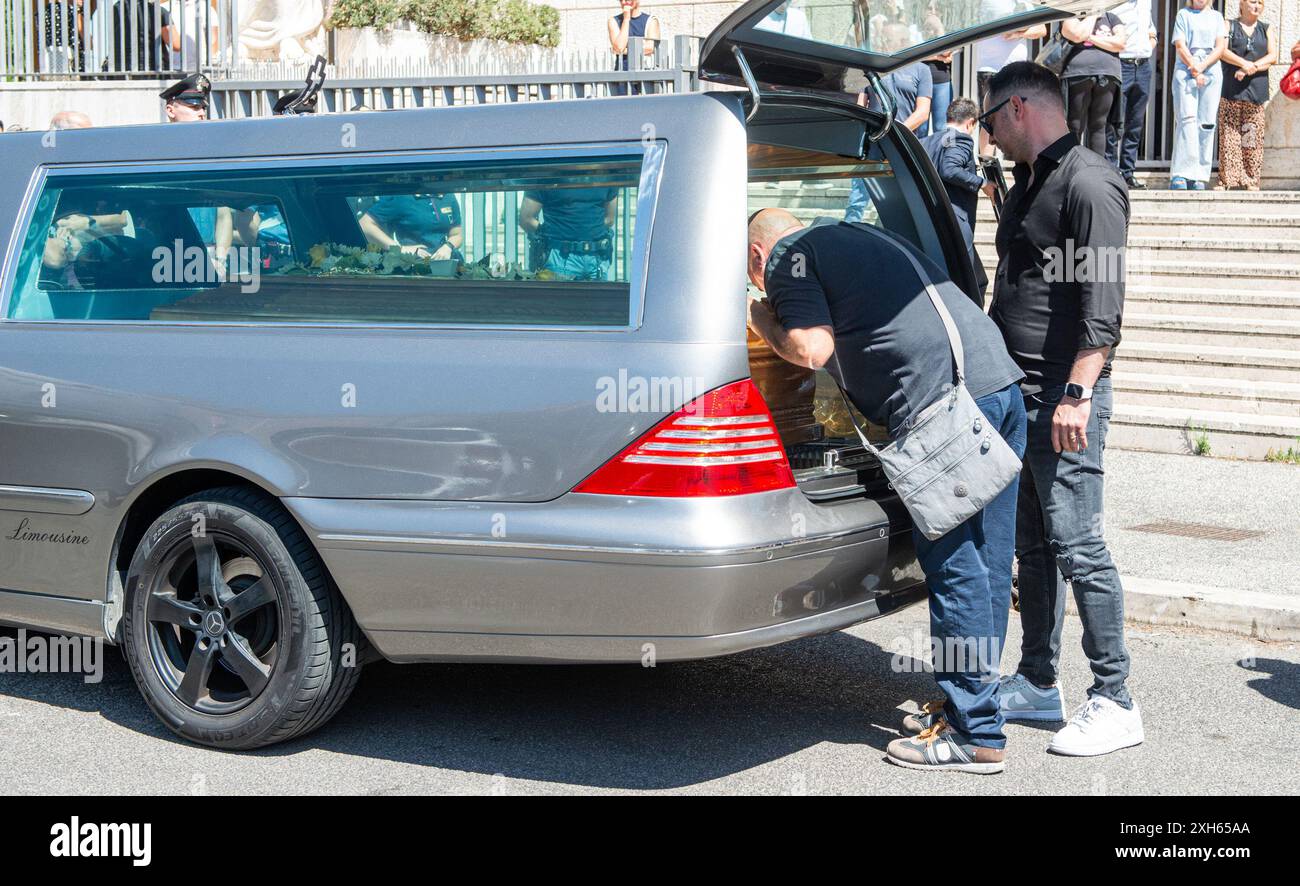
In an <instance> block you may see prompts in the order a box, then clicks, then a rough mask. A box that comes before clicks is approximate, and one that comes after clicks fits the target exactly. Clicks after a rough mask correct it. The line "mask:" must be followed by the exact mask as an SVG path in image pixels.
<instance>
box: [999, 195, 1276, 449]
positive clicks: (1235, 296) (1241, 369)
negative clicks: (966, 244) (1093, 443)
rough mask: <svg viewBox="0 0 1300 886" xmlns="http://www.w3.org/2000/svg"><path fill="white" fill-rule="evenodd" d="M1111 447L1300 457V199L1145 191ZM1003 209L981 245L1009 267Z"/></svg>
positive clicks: (1138, 209)
mask: <svg viewBox="0 0 1300 886" xmlns="http://www.w3.org/2000/svg"><path fill="white" fill-rule="evenodd" d="M1131 198H1132V221H1131V224H1130V228H1129V249H1130V256H1129V273H1128V281H1127V283H1128V285H1127V287H1126V300H1125V310H1124V340H1123V343H1122V344H1121V345H1120V348H1119V351H1118V353H1117V355H1116V358H1115V376H1114V384H1115V415H1114V418H1113V420H1112V425H1111V435H1110V439H1109V441H1108V443H1109V444H1110V445H1114V446H1119V447H1123V448H1129V449H1146V450H1153V451H1157V452H1192V451H1195V450H1196V446H1197V442H1198V440H1200V439H1203V440H1205V441H1206V442H1208V444H1209V447H1210V454H1212V455H1218V456H1228V457H1235V458H1251V459H1260V458H1264V457H1265V455H1266V454H1267V453H1268V452H1269V450H1285V449H1287V448H1288V447H1294V448H1296V449H1300V192H1295V191H1261V192H1255V193H1245V192H1239V191H1233V192H1220V191H1205V192H1197V193H1179V192H1171V191H1164V190H1149V191H1134V192H1132V193H1131ZM994 225H995V223H994V220H993V213H992V209H991V207H988V206H982V207H981V211H980V222H979V225H978V227H977V233H976V244H977V248H978V249H979V252H980V256H981V257H982V258H983V260H984V262H985V266H986V267H987V268H988V270H989V275H990V277H991V276H992V273H993V268H994V266H996V264H997V260H996V252H995V250H994V247H993V232H994Z"/></svg>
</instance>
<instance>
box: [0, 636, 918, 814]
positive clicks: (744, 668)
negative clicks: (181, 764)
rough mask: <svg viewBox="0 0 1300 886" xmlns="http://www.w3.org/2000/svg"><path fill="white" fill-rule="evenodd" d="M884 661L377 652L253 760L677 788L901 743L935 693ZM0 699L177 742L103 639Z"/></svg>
mask: <svg viewBox="0 0 1300 886" xmlns="http://www.w3.org/2000/svg"><path fill="white" fill-rule="evenodd" d="M0 630H5V633H8V634H10V635H12V631H10V630H7V629H0ZM900 639H902V638H900ZM907 648H909V649H911V648H912V647H911V646H910V645H909V646H908V647H907ZM893 659H894V655H893V652H892V651H891V650H886V649H882V648H881V647H880V646H877V645H876V644H874V643H870V642H867V641H865V640H862V639H860V638H858V637H855V636H854V635H852V634H849V633H844V632H836V633H833V634H827V635H824V636H821V637H811V638H808V639H804V640H799V641H795V642H793V643H787V644H784V645H781V646H775V647H771V648H768V649H759V650H754V651H751V652H746V653H741V654H739V655H733V656H728V657H725V658H719V659H709V660H705V661H695V662H675V663H667V664H660V665H659V666H658V667H655V668H642V667H640V666H639V665H581V666H580V665H503V664H475V665H466V664H455V665H448V664H428V665H393V664H389V663H387V662H380V663H377V664H372V665H369V666H367V667H366V670H365V672H364V673H363V675H362V678H361V681H360V684H359V686H358V687H357V690H356V692H355V693H354V694H353V696H352V698H351V700H350V701H349V702H348V703H347V704H346V705H345V706H344V708H343V710H342V712H341V713H340V714H339V715H338V716H337V717H336V718H335V719H334V720H333V721H331V722H330V723H328V724H326V725H325V726H324V727H323V728H322V729H320V730H319V731H317V732H314V733H312V734H311V735H308V736H306V737H304V738H302V739H299V740H297V741H293V742H290V743H288V744H284V745H278V746H275V747H271V748H265V749H262V750H260V751H254V752H251V755H254V756H265V757H286V756H293V755H296V754H299V753H302V752H304V751H308V750H313V749H320V750H326V751H330V752H333V753H337V754H346V755H351V756H359V757H371V758H375V759H381V760H389V761H395V762H401V763H407V764H412V765H417V766H434V767H439V768H442V769H450V770H459V771H463V772H474V773H481V774H483V775H488V776H492V775H496V774H501V775H503V776H506V777H508V778H517V779H534V780H540V781H550V782H555V783H557V784H569V785H582V786H590V787H605V788H614V789H620V790H641V789H645V790H653V789H660V788H672V787H682V786H688V785H693V784H699V783H701V782H706V781H709V780H711V779H715V778H722V777H724V776H728V775H732V774H734V773H737V772H741V771H744V770H748V769H752V768H753V767H755V766H761V765H763V764H767V763H772V762H774V761H778V760H780V759H782V758H784V757H786V756H788V755H789V754H792V753H794V752H796V751H799V750H802V749H803V748H806V747H809V746H812V745H816V744H819V743H822V742H831V743H834V744H846V745H861V744H866V745H868V746H870V747H872V748H876V749H877V750H880V751H882V752H883V750H884V747H885V745H886V744H887V743H888V742H889V741H890V740H892V739H893V738H895V737H897V731H896V730H897V728H898V723H899V720H900V719H901V716H902V714H901V712H900V711H899V710H898V707H899V705H901V704H903V702H905V701H907V700H912V701H924V700H926V699H929V698H931V697H933V696H934V695H935V694H936V689H935V685H934V681H933V679H932V678H931V677H930V675H929V674H926V673H923V672H921V670H920V664H919V662H918V661H917V660H916V659H914V658H912V657H910V656H907V655H905V656H901V657H900V658H899V660H898V663H899V664H900V665H901V667H902V670H903V672H902V673H899V672H896V670H895V669H894V668H893V667H891V663H892V662H893ZM0 695H8V696H11V697H14V698H25V699H29V700H32V701H37V702H41V703H45V704H49V705H52V706H59V707H66V708H72V709H77V710H83V711H89V712H94V713H98V714H100V715H101V716H102V717H104V718H105V719H106V720H109V721H110V722H113V723H115V724H118V725H120V726H122V727H125V728H127V729H131V730H134V731H137V732H140V733H143V734H147V735H150V736H153V737H156V738H159V739H162V740H164V741H168V742H173V743H181V742H182V740H181V739H178V738H177V737H175V736H174V735H172V733H170V732H169V731H167V730H166V729H165V728H164V727H163V726H162V725H161V724H160V723H158V721H156V720H155V719H154V717H153V714H152V713H151V712H150V710H149V709H148V707H147V705H146V704H145V702H144V700H143V698H141V696H140V695H139V693H138V691H137V690H136V687H135V684H134V682H133V681H132V679H131V676H130V672H129V670H128V668H127V666H126V663H125V661H124V660H123V659H122V657H121V654H120V653H119V652H118V651H117V650H115V649H112V648H106V649H105V663H104V679H103V682H102V683H100V684H85V683H83V682H82V679H81V677H80V676H79V675H68V674H59V675H39V676H36V675H25V676H17V677H15V676H13V675H6V676H5V677H4V678H3V682H0ZM321 787H322V789H323V790H328V789H329V788H328V785H322V786H321ZM346 789H347V790H353V789H355V786H349V787H348V788H346ZM403 789H404V788H403V786H402V785H401V784H393V785H375V786H374V790H375V791H377V792H383V791H401V790H403Z"/></svg>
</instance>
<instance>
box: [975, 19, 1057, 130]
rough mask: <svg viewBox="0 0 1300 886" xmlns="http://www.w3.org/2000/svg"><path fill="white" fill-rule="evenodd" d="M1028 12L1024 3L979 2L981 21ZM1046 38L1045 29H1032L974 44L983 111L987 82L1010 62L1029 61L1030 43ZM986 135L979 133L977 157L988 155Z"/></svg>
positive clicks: (978, 86) (976, 79)
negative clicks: (978, 153) (978, 154)
mask: <svg viewBox="0 0 1300 886" xmlns="http://www.w3.org/2000/svg"><path fill="white" fill-rule="evenodd" d="M1029 8H1031V4H1027V3H1025V2H1024V0H981V2H980V21H991V20H994V19H999V18H1007V17H1008V16H1010V15H1012V14H1013V13H1015V12H1017V11H1020V10H1022V9H1029ZM1046 36H1047V26H1046V25H1034V26H1033V27H1030V28H1020V29H1019V30H1016V31H1007V32H1006V33H1005V34H999V35H998V36H996V37H985V38H984V39H983V40H980V41H978V42H976V44H975V86H976V92H977V94H978V95H979V100H980V106H981V108H982V109H983V110H988V109H987V108H984V107H983V106H984V98H985V96H986V95H987V94H988V91H989V80H991V79H992V78H993V75H994V74H996V73H997V72H998V71H1000V70H1002V69H1003V68H1005V67H1006V66H1007V65H1009V64H1011V63H1012V62H1023V61H1029V41H1030V40H1041V39H1043V38H1044V37H1046ZM989 150H990V149H989V134H988V133H987V132H986V131H985V130H984V129H980V150H979V152H980V154H982V155H986V154H988V153H989Z"/></svg>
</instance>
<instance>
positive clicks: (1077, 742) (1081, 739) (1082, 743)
mask: <svg viewBox="0 0 1300 886" xmlns="http://www.w3.org/2000/svg"><path fill="white" fill-rule="evenodd" d="M1144 739H1145V736H1144V735H1143V733H1142V712H1141V711H1140V710H1139V709H1138V704H1137V702H1136V701H1135V702H1133V709H1132V710H1131V711H1126V710H1124V709H1123V708H1122V707H1120V706H1119V705H1117V704H1115V702H1113V701H1111V700H1110V699H1109V698H1100V697H1093V698H1089V699H1088V700H1087V701H1086V702H1084V703H1083V704H1082V705H1080V706H1079V709H1078V710H1077V711H1075V712H1074V716H1073V717H1071V718H1070V722H1069V723H1066V724H1065V728H1064V729H1062V730H1061V731H1060V732H1058V733H1056V735H1055V736H1053V737H1052V742H1051V744H1049V745H1048V746H1047V750H1048V751H1050V752H1051V753H1053V754H1064V755H1065V756H1067V757H1097V756H1100V755H1101V754H1109V753H1110V752H1111V751H1118V750H1119V749H1120V748H1131V747H1133V746H1134V745H1139V744H1142V742H1143V740H1144Z"/></svg>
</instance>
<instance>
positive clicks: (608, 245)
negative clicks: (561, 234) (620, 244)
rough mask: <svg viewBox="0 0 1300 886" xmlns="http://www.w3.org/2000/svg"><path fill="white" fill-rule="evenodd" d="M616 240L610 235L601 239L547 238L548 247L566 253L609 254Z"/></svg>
mask: <svg viewBox="0 0 1300 886" xmlns="http://www.w3.org/2000/svg"><path fill="white" fill-rule="evenodd" d="M613 246H614V241H612V240H611V239H610V238H609V237H604V238H602V239H600V240H552V239H550V238H549V237H548V238H546V248H547V249H556V250H559V251H560V252H562V253H564V254H565V255H600V256H605V255H609V254H610V253H611V251H612V250H613Z"/></svg>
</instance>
